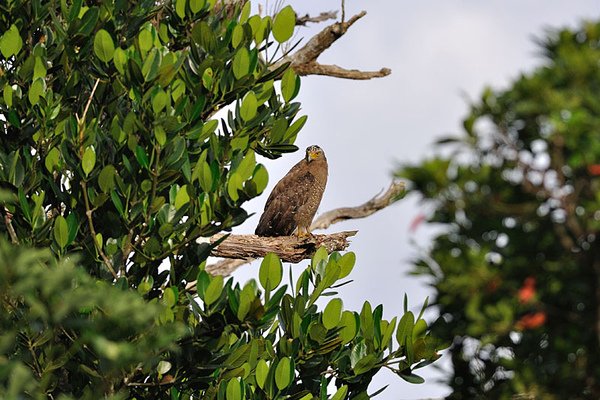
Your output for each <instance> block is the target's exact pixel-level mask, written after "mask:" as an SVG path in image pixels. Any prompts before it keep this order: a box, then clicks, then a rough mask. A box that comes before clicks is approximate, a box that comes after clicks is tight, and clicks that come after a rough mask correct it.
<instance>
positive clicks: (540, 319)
mask: <svg viewBox="0 0 600 400" xmlns="http://www.w3.org/2000/svg"><path fill="white" fill-rule="evenodd" d="M545 323H546V313H545V312H544V311H538V312H535V313H531V314H525V315H523V316H522V317H521V319H519V320H518V321H517V323H516V324H515V328H517V329H520V330H525V329H535V328H539V327H540V326H542V325H544V324H545Z"/></svg>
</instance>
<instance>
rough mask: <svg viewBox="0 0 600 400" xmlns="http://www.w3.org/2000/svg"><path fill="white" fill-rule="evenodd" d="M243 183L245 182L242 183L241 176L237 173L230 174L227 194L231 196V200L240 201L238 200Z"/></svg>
mask: <svg viewBox="0 0 600 400" xmlns="http://www.w3.org/2000/svg"><path fill="white" fill-rule="evenodd" d="M243 182H244V181H242V178H241V177H240V174H238V173H236V172H233V173H232V174H230V176H229V180H228V181H227V194H228V195H229V197H230V198H231V200H233V201H238V199H239V198H240V196H239V194H238V190H241V189H242V184H243Z"/></svg>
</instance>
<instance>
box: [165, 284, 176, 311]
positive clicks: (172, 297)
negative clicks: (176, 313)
mask: <svg viewBox="0 0 600 400" xmlns="http://www.w3.org/2000/svg"><path fill="white" fill-rule="evenodd" d="M178 296H179V294H178V290H177V288H175V287H168V288H166V289H165V291H164V293H163V298H162V300H163V302H164V303H165V305H166V306H167V307H171V308H172V307H174V306H175V305H176V304H177V297H178Z"/></svg>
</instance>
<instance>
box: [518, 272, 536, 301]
mask: <svg viewBox="0 0 600 400" xmlns="http://www.w3.org/2000/svg"><path fill="white" fill-rule="evenodd" d="M534 297H535V278H534V277H533V276H529V277H527V279H525V282H523V286H521V288H520V289H519V294H518V298H519V303H521V304H525V303H530V302H531V301H533V299H534Z"/></svg>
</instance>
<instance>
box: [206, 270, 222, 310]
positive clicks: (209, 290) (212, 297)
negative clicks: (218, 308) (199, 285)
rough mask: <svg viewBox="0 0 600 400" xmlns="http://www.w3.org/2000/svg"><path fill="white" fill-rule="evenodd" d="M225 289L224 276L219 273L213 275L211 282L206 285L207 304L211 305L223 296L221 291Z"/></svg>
mask: <svg viewBox="0 0 600 400" xmlns="http://www.w3.org/2000/svg"><path fill="white" fill-rule="evenodd" d="M222 291H223V276H221V275H217V276H213V277H212V279H211V281H210V283H209V284H208V286H207V287H206V291H205V292H204V303H205V304H206V305H207V306H210V305H211V304H213V303H214V302H215V301H217V300H218V299H219V297H220V296H221V292H222Z"/></svg>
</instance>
